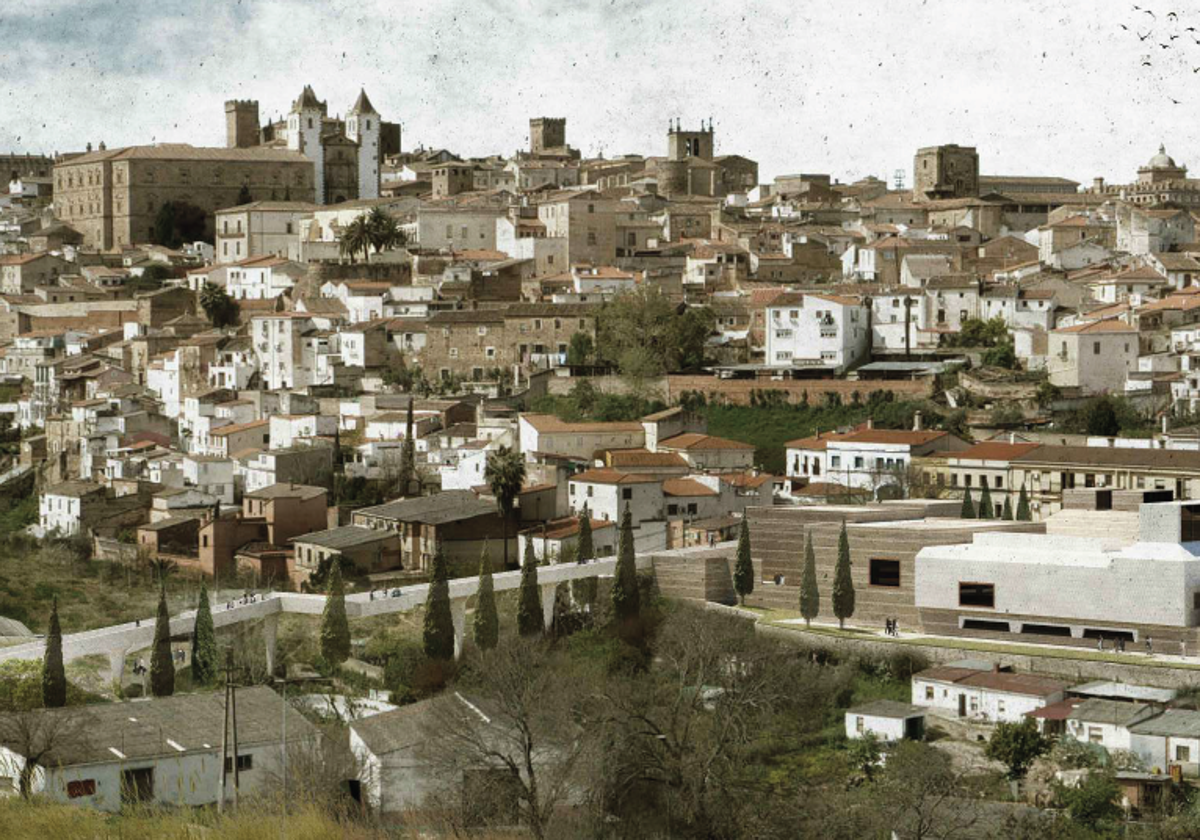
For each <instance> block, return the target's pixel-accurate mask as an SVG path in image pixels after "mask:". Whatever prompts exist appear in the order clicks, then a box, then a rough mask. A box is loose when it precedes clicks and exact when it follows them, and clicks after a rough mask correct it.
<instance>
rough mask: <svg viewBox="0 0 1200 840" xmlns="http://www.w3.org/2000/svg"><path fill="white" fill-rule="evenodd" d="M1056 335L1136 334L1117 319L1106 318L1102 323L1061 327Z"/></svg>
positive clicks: (1092, 322)
mask: <svg viewBox="0 0 1200 840" xmlns="http://www.w3.org/2000/svg"><path fill="white" fill-rule="evenodd" d="M1054 332H1056V333H1089V334H1095V333H1136V332H1137V330H1135V329H1134V328H1133V327H1131V326H1129V325H1128V324H1126V323H1125V322H1124V321H1119V320H1117V319H1116V318H1105V319H1103V320H1100V321H1088V322H1087V323H1086V324H1075V325H1074V326H1071V327H1060V328H1059V329H1056V330H1054Z"/></svg>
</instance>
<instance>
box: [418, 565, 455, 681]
mask: <svg viewBox="0 0 1200 840" xmlns="http://www.w3.org/2000/svg"><path fill="white" fill-rule="evenodd" d="M424 644H425V655H426V656H428V657H429V658H430V659H440V660H442V661H443V662H449V661H450V660H451V659H453V658H454V616H453V615H452V614H451V612H450V569H449V568H448V567H447V565H446V555H445V553H444V552H443V551H442V544H441V542H440V541H439V542H438V547H437V552H435V553H434V555H433V580H431V581H430V582H429V594H428V595H427V596H426V598H425V632H424Z"/></svg>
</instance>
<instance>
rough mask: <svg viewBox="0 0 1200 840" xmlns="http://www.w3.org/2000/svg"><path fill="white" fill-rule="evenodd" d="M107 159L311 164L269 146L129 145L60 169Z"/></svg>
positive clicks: (90, 155) (72, 161)
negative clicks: (230, 147)
mask: <svg viewBox="0 0 1200 840" xmlns="http://www.w3.org/2000/svg"><path fill="white" fill-rule="evenodd" d="M104 160H212V161H276V162H279V163H305V164H309V165H310V166H311V165H312V164H311V162H310V161H309V159H308V158H306V157H305V156H304V155H303V154H302V153H300V152H295V151H291V150H288V149H276V148H272V147H269V146H252V147H250V148H241V149H229V148H225V147H224V146H215V147H202V146H190V145H188V144H187V143H158V144H156V145H153V146H127V147H125V148H122V149H106V150H104V151H96V152H89V153H88V154H84V155H80V156H79V157H77V158H71V159H70V160H68V161H64V162H63V163H61V164H58V166H79V165H81V164H89V163H99V162H100V161H104Z"/></svg>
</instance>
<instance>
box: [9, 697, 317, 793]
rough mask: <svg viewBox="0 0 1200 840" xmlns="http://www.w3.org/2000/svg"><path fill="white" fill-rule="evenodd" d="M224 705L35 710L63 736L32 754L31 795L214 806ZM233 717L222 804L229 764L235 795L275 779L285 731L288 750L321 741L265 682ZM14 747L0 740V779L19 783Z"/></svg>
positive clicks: (20, 762) (207, 701)
mask: <svg viewBox="0 0 1200 840" xmlns="http://www.w3.org/2000/svg"><path fill="white" fill-rule="evenodd" d="M223 703H224V692H217V691H212V692H203V693H198V694H179V695H175V696H173V697H155V698H150V699H145V700H134V701H132V702H125V703H99V704H93V705H90V706H75V707H69V708H64V709H46V710H39V711H38V713H37V714H39V715H44V716H46V718H47V719H48V720H49V719H55V720H56V721H59V722H57V723H47V725H46V727H45V730H46V731H50V730H51V729H53V730H54V731H58V732H62V733H64V735H63V737H62V738H61V739H60V741H61V743H59V744H56V745H55V746H54V748H53V749H52V750H51V751H50V753H49V754H46V755H43V756H41V757H40V760H39V766H38V768H37V769H36V770H35V771H34V777H33V780H32V786H33V792H34V793H36V794H39V795H41V796H44V797H46V798H48V799H50V800H51V801H54V802H61V803H68V804H72V805H81V806H87V807H91V808H97V809H99V810H102V811H112V812H117V811H120V810H121V808H122V807H123V806H128V805H134V804H146V805H157V806H174V807H179V806H189V807H196V806H205V805H212V804H214V803H215V802H217V800H218V798H219V796H220V791H221V788H220V773H221V763H222V755H221V744H222V725H223V721H224V716H223V714H222V709H223ZM237 717H238V748H237V754H236V756H235V755H234V754H233V753H232V749H231V750H230V752H229V753H227V754H226V756H225V757H224V761H225V765H226V768H227V770H228V778H227V780H226V794H225V795H226V797H227V798H229V799H232V796H233V771H234V769H235V768H236V770H237V774H238V782H239V790H240V793H241V795H242V796H247V795H249V794H253V793H254V792H255V791H257V790H259V789H260V788H262V787H263V786H264V785H265V784H266V783H267V782H268V781H269V780H273V779H275V778H276V777H277V776H278V775H279V772H280V758H281V757H282V751H281V745H282V744H283V743H284V740H283V728H284V726H286V729H287V740H286V744H287V745H288V746H287V749H289V750H295V751H304V750H306V749H311V748H313V746H314V745H315V743H316V742H317V740H318V739H319V738H320V733H319V732H318V730H317V729H316V727H314V726H313V725H312V724H311V723H309V722H308V721H307V720H306V719H305V718H304V716H303V715H301V714H300V713H299V712H297V711H295V710H294V709H292V708H291V706H290V705H288V704H287V703H282V702H281V701H280V698H279V695H278V694H276V693H275V692H274V691H272V690H271V689H270V688H267V687H266V686H249V687H245V688H240V689H238V692H237ZM285 718H286V723H285ZM13 731H16V730H14V729H10V728H0V732H13ZM20 749H21V745H20V744H18V743H16V742H14V741H9V742H7V743H5V742H4V741H3V740H0V779H7V780H15V779H17V778H18V777H19V775H20V773H21V769H22V768H23V767H24V764H25V756H23V755H21V754H20ZM235 762H236V764H235Z"/></svg>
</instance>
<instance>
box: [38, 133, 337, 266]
mask: <svg viewBox="0 0 1200 840" xmlns="http://www.w3.org/2000/svg"><path fill="white" fill-rule="evenodd" d="M314 183H315V182H314V173H313V162H312V161H311V160H310V159H309V158H308V157H306V156H305V155H304V154H302V153H301V152H299V151H294V150H290V149H284V148H271V147H257V148H230V149H223V148H203V147H197V146H189V145H187V144H184V143H162V144H158V145H154V146H129V147H126V148H121V149H100V150H99V151H94V152H89V153H87V154H84V155H81V156H79V157H75V158H72V159H70V160H67V161H64V162H62V163H59V164H57V165H56V166H55V167H54V210H55V215H56V216H57V217H58V218H59V219H61V220H62V221H63V222H66V223H67V224H69V225H71V227H73V228H75V229H76V230H78V231H79V232H80V233H82V234H83V237H84V244H85V246H87V247H91V248H99V249H105V250H107V249H110V248H121V247H123V246H127V245H133V244H135V243H144V242H149V241H151V240H152V238H153V228H154V219H155V216H156V214H157V213H158V211H159V209H160V208H161V207H162V205H163V204H164V203H166V202H168V201H182V202H187V203H188V204H193V205H195V206H196V207H199V208H200V209H201V210H203V211H205V213H206V214H207V215H208V230H207V231H206V236H207V238H208V239H209V240H210V241H211V239H212V234H213V230H212V224H213V213H214V212H215V211H217V210H220V209H222V208H225V207H233V206H234V205H236V204H237V203H238V196H239V195H240V194H241V192H242V188H243V187H245V188H246V189H248V190H249V192H250V194H251V196H253V197H254V198H255V199H257V200H280V201H282V200H289V201H313V199H314V197H315V189H314Z"/></svg>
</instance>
